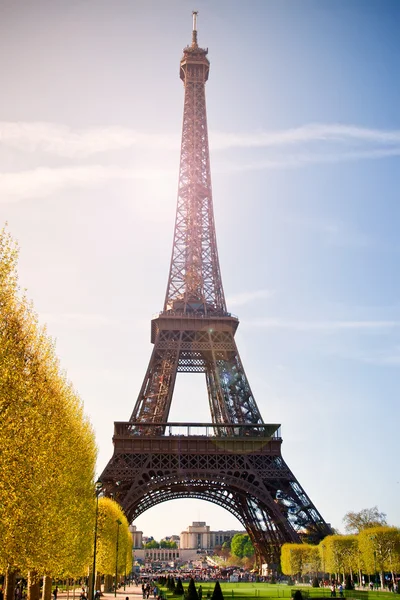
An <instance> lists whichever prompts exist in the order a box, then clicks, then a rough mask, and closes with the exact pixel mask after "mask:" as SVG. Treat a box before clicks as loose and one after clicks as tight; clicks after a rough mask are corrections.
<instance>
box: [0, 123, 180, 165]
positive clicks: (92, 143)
mask: <svg viewBox="0 0 400 600" xmlns="http://www.w3.org/2000/svg"><path fill="white" fill-rule="evenodd" d="M0 143H1V144H4V145H6V146H9V147H11V148H16V149H18V150H23V151H25V152H37V151H41V152H45V153H48V154H54V155H57V156H64V157H66V158H87V157H88V156H91V155H93V154H99V153H101V152H109V151H113V150H123V149H126V148H132V147H134V146H137V147H140V148H154V147H157V148H161V149H166V150H170V149H171V148H179V136H178V135H154V134H148V133H140V132H137V131H134V130H132V129H128V128H123V127H102V128H92V129H76V130H74V129H72V128H70V127H66V126H65V125H59V124H56V123H43V122H38V123H36V122H32V123H29V122H4V121H3V122H0Z"/></svg>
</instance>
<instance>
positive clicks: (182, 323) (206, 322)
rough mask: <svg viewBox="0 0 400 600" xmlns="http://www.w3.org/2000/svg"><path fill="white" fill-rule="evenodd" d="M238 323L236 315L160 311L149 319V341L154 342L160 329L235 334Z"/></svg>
mask: <svg viewBox="0 0 400 600" xmlns="http://www.w3.org/2000/svg"><path fill="white" fill-rule="evenodd" d="M238 325H239V320H238V318H237V317H234V316H232V315H229V314H226V315H225V316H213V317H212V316H208V317H201V316H197V317H196V316H194V315H190V316H189V315H181V314H180V313H176V314H174V313H173V312H172V311H170V312H168V313H166V314H163V313H161V314H160V315H159V316H158V317H156V318H155V319H152V321H151V343H152V344H154V343H155V341H156V338H157V334H158V333H159V332H161V331H174V330H178V331H210V330H211V331H216V332H219V331H221V332H228V333H230V334H231V335H232V336H234V335H235V333H236V330H237V328H238Z"/></svg>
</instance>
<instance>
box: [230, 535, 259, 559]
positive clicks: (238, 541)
mask: <svg viewBox="0 0 400 600" xmlns="http://www.w3.org/2000/svg"><path fill="white" fill-rule="evenodd" d="M231 554H233V556H236V557H238V558H244V557H251V556H253V555H254V548H253V544H252V543H251V540H250V537H249V536H248V535H247V534H246V533H244V534H242V533H237V534H236V535H234V536H233V538H232V541H231Z"/></svg>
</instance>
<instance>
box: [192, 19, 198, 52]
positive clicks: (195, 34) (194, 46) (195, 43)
mask: <svg viewBox="0 0 400 600" xmlns="http://www.w3.org/2000/svg"><path fill="white" fill-rule="evenodd" d="M198 14H199V13H198V11H197V10H194V11H193V13H192V15H193V31H192V48H197V15H198Z"/></svg>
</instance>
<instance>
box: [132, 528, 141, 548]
mask: <svg viewBox="0 0 400 600" xmlns="http://www.w3.org/2000/svg"><path fill="white" fill-rule="evenodd" d="M129 531H130V532H131V534H132V539H133V547H134V548H143V531H138V530H137V529H136V525H129Z"/></svg>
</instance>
